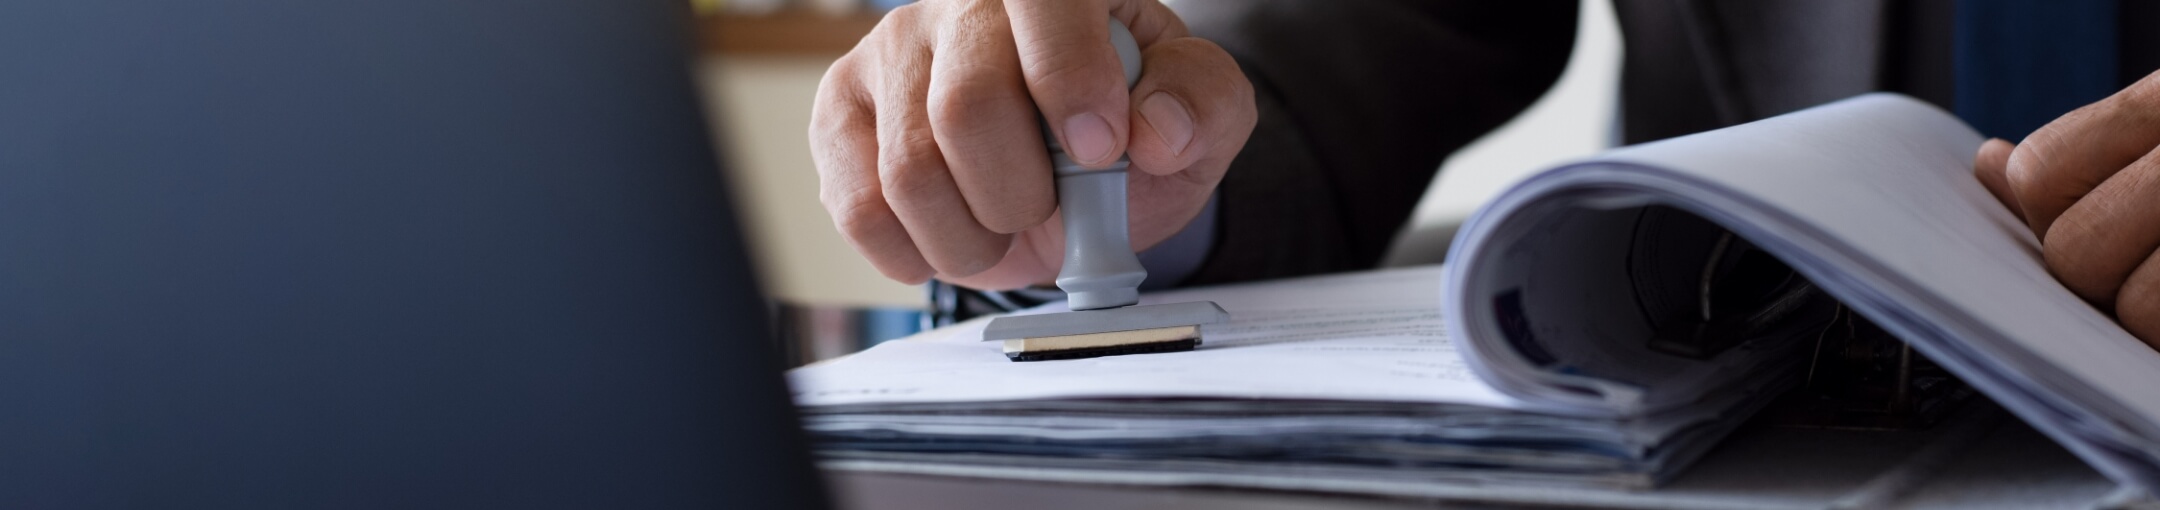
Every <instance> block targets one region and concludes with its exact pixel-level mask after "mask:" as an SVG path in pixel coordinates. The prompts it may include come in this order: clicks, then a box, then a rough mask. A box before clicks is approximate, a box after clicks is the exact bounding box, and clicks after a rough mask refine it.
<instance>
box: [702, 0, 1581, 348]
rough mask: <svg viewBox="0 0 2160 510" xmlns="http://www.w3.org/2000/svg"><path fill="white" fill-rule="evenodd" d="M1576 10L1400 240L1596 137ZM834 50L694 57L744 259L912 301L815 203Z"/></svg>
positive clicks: (809, 299)
mask: <svg viewBox="0 0 2160 510" xmlns="http://www.w3.org/2000/svg"><path fill="white" fill-rule="evenodd" d="M1583 14H1584V22H1583V23H1581V24H1580V25H1579V27H1578V35H1577V38H1576V42H1575V56H1574V58H1573V59H1572V60H1571V61H1570V62H1569V63H1568V68H1567V71H1566V72H1565V74H1563V75H1562V77H1561V80H1560V83H1559V85H1557V86H1555V87H1554V89H1553V90H1552V92H1550V93H1548V94H1546V96H1545V97H1544V98H1543V99H1540V100H1539V101H1538V102H1537V104H1535V105H1533V106H1532V107H1531V108H1530V110H1529V111H1528V112H1526V113H1525V114H1524V115H1523V116H1521V117H1519V118H1516V119H1515V120H1514V121H1512V122H1509V123H1508V124H1507V125H1506V126H1504V127H1502V128H1501V129H1499V130H1498V131H1495V132H1494V133H1492V134H1490V135H1488V136H1486V137H1485V138H1483V139H1480V140H1479V141H1477V142H1476V143H1474V144H1472V145H1471V146H1470V147H1468V148H1466V149H1464V150H1463V151H1462V152H1460V153H1457V154H1456V155H1454V156H1453V157H1451V158H1449V159H1448V161H1447V163H1446V164H1445V165H1443V166H1442V167H1441V168H1442V172H1441V174H1440V178H1439V179H1438V180H1437V181H1436V182H1435V183H1434V185H1433V187H1432V188H1431V189H1429V190H1427V192H1426V195H1425V200H1424V202H1422V203H1420V204H1419V206H1418V210H1417V213H1416V217H1415V219H1414V220H1413V224H1412V226H1411V228H1410V230H1411V231H1412V232H1411V233H1408V234H1406V235H1405V239H1408V240H1411V241H1410V242H1414V243H1432V242H1437V241H1436V238H1439V237H1440V236H1435V235H1427V236H1417V235H1414V234H1415V233H1417V232H1420V231H1423V232H1445V231H1446V229H1448V228H1450V227H1449V225H1451V224H1453V223H1455V222H1459V221H1460V220H1461V218H1462V217H1464V216H1466V215H1468V214H1469V213H1470V211H1471V210H1473V209H1475V208H1476V207H1477V205H1478V204H1480V203H1483V202H1484V201H1485V199H1487V198H1488V197H1491V196H1492V195H1493V194H1494V193H1497V192H1499V191H1500V190H1501V189H1503V188H1504V187H1505V186H1506V185H1508V184H1509V183H1512V182H1514V181H1515V180H1517V179H1520V178H1521V177H1523V176H1525V175H1527V174H1528V173H1530V172H1533V171H1536V170H1539V169H1542V168H1546V167H1549V166H1552V165H1554V164H1557V163H1560V162H1564V161H1566V160H1569V159H1573V158H1578V157H1582V156H1584V155H1588V154H1590V153H1592V152H1596V151H1597V150H1599V149H1601V148H1603V147H1605V146H1606V145H1607V141H1608V140H1609V138H1610V137H1609V133H1610V129H1611V124H1612V116H1611V112H1612V111H1613V108H1612V105H1613V96H1614V93H1615V84H1616V83H1617V77H1618V72H1619V61H1620V38H1619V31H1618V29H1617V27H1616V26H1615V24H1614V21H1613V18H1612V12H1611V7H1610V6H1609V5H1607V4H1606V3H1605V2H1603V1H1599V0H1585V1H1584V2H1583ZM835 57H838V55H830V56H814V57H802V56H709V57H706V58H705V59H704V60H703V61H701V62H699V63H698V66H699V75H700V77H701V79H703V80H704V82H705V87H706V89H707V92H708V94H707V95H708V97H707V101H706V103H707V105H708V109H709V110H710V111H711V113H712V115H713V119H714V121H715V123H714V128H715V129H714V131H715V133H716V135H717V136H718V137H719V138H720V140H719V143H720V145H721V147H723V150H724V151H725V153H726V154H727V155H728V156H729V160H728V168H729V170H730V178H731V180H732V182H733V183H734V191H735V194H736V195H738V197H739V202H738V203H739V204H740V207H741V208H743V209H744V210H743V211H742V213H743V215H744V217H745V219H746V222H747V223H748V225H747V226H748V231H749V235H750V238H751V245H752V249H753V251H754V254H753V255H754V256H755V257H756V259H757V261H758V265H759V271H760V273H761V276H762V278H763V279H764V283H765V286H766V288H767V290H768V291H769V292H771V293H772V294H773V296H774V297H776V298H778V299H780V300H782V301H786V302H792V303H803V304H820V305H846V306H865V305H883V306H920V305H921V304H922V300H923V297H922V291H921V290H920V289H918V288H916V287H912V286H907V285H901V284H899V283H896V282H893V281H891V280H886V279H885V278H884V277H883V276H880V275H879V274H878V273H877V271H876V270H874V269H872V268H871V267H870V265H869V264H868V263H866V262H864V261H863V260H862V258H861V257H860V256H858V255H856V253H855V251H854V249H853V248H852V247H850V246H848V244H847V242H846V241H845V240H843V239H841V238H840V235H839V234H838V232H836V231H834V230H833V226H832V221H831V218H829V217H828V216H827V215H826V214H825V210H824V208H823V207H822V206H820V205H819V204H818V200H817V185H818V181H817V172H816V169H815V167H814V166H813V165H812V164H811V161H810V147H809V141H808V137H807V135H806V132H807V130H808V129H809V125H810V102H811V99H812V98H813V97H814V96H815V94H816V92H817V84H818V79H819V78H820V77H821V76H823V75H824V72H825V68H826V67H828V66H830V65H831V63H832V59H833V58H835ZM1398 249H1400V247H1399V248H1398ZM1427 258H1429V257H1427ZM1397 260H1412V261H1423V259H1422V258H1411V259H1402V258H1397Z"/></svg>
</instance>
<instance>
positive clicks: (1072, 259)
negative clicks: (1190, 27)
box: [1043, 19, 1147, 310]
mask: <svg viewBox="0 0 2160 510" xmlns="http://www.w3.org/2000/svg"><path fill="white" fill-rule="evenodd" d="M1110 45H1111V46H1112V47H1115V48H1116V49H1117V55H1118V62H1119V63H1121V64H1123V65H1124V68H1125V87H1126V88H1128V89H1130V88H1132V86H1133V84H1135V83H1139V81H1140V44H1139V43H1138V42H1136V41H1134V40H1133V35H1132V31H1131V30H1129V29H1127V28H1125V24H1124V23H1121V22H1118V20H1116V19H1111V20H1110ZM1043 139H1044V141H1046V142H1048V143H1049V145H1050V166H1051V169H1052V170H1053V171H1055V172H1056V173H1057V196H1058V208H1059V210H1061V211H1063V214H1064V218H1065V219H1064V222H1065V267H1064V269H1062V270H1060V271H1058V276H1057V286H1058V288H1060V289H1064V290H1065V297H1066V304H1067V305H1068V306H1070V307H1071V308H1072V309H1073V310H1097V309H1103V308H1116V307H1120V306H1127V305H1132V304H1135V303H1139V302H1140V282H1141V281H1144V280H1147V269H1146V268H1143V267H1140V257H1138V256H1136V255H1134V254H1133V250H1132V238H1131V235H1130V233H1129V232H1127V223H1126V212H1127V209H1126V204H1125V168H1126V167H1127V166H1128V165H1130V164H1131V160H1130V159H1129V158H1127V157H1125V156H1124V155H1122V154H1121V155H1118V160H1117V162H1116V163H1113V164H1111V165H1110V166H1108V167H1106V168H1094V169H1090V168H1085V167H1082V166H1080V164H1078V163H1074V162H1073V160H1072V157H1070V156H1067V155H1066V154H1065V147H1064V146H1063V145H1061V144H1059V143H1058V140H1057V135H1055V134H1053V133H1052V132H1051V131H1050V126H1049V125H1048V123H1045V124H1044V126H1043Z"/></svg>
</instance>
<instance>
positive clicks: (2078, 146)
mask: <svg viewBox="0 0 2160 510" xmlns="http://www.w3.org/2000/svg"><path fill="white" fill-rule="evenodd" d="M2156 147H2160V73H2155V74H2153V75H2148V76H2146V77H2145V79H2143V80H2139V81H2138V82H2137V83H2136V84H2133V85H2131V86H2130V87H2129V88H2126V89H2123V90H2122V91H2121V92H2117V93H2115V95H2113V96H2109V97H2108V98H2107V99H2103V100H2101V101H2100V102H2097V103H2093V104H2090V105H2086V106H2085V107H2083V108H2079V109H2077V110H2076V111H2072V112H2070V113H2069V114H2068V115H2063V116H2062V117H2061V118H2058V119H2055V121H2054V122H2050V123H2048V125H2047V126H2044V127H2041V128H2040V130H2039V131H2034V132H2033V134H2032V135H2031V136H2028V137H2026V138H2025V142H2024V143H2022V144H2018V145H2015V146H2012V145H2011V144H2010V142H2006V141H2003V140H1999V139H1998V140H1988V142H1987V143H1986V144H1983V145H1981V146H1980V153H1979V156H1978V157H1977V158H1976V159H1975V160H1974V163H1973V171H1974V173H1976V174H1977V175H1979V177H1980V182H1981V183H1983V184H1985V185H1987V188H1988V191H1990V192H1993V193H1994V194H1995V198H1998V199H2001V200H2002V202H2003V203H2004V204H2006V205H2009V206H2010V210H2011V211H2012V212H2015V213H2017V214H2018V216H2019V217H2020V218H2023V219H2024V220H2025V223H2026V224H2027V225H2029V226H2031V227H2032V230H2033V233H2035V234H2037V235H2039V236H2040V244H2041V252H2042V253H2043V254H2044V256H2045V259H2046V261H2047V267H2048V270H2049V271H2050V272H2053V273H2054V274H2055V277H2056V279H2059V280H2062V283H2063V285H2064V286H2067V287H2069V288H2070V290H2071V291H2072V292H2075V293H2077V295H2078V296H2079V297H2083V298H2085V300H2086V301H2089V302H2092V303H2093V305H2094V306H2098V307H2100V309H2102V310H2106V311H2111V312H2113V313H2114V314H2115V317H2116V320H2117V321H2119V322H2121V323H2122V325H2123V328H2124V329H2128V330H2130V333H2131V334H2134V335H2137V336H2138V338H2141V339H2144V340H2145V342H2146V343H2147V344H2152V345H2154V346H2155V347H2160V254H2156V252H2155V250H2156V249H2160V151H2155V148H2156Z"/></svg>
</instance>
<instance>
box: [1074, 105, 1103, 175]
mask: <svg viewBox="0 0 2160 510" xmlns="http://www.w3.org/2000/svg"><path fill="white" fill-rule="evenodd" d="M1111 136H1112V135H1111V133H1110V121H1107V120H1103V117H1102V116H1101V115H1096V114H1093V113H1082V114H1079V115H1074V116H1072V118H1069V119H1065V155H1068V156H1072V158H1073V160H1074V161H1078V162H1080V163H1082V164H1096V163H1102V162H1103V160H1104V159H1109V157H1110V148H1111V146H1112V144H1111V142H1110V137H1111Z"/></svg>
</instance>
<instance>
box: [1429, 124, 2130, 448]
mask: <svg viewBox="0 0 2160 510" xmlns="http://www.w3.org/2000/svg"><path fill="white" fill-rule="evenodd" d="M1981 141H1982V139H1981V137H1980V136H1979V135H1978V134H1977V133H1975V132H1974V131H1973V130H1972V129H1970V128H1968V127H1966V126H1965V125H1964V124H1962V123H1960V122H1959V121H1958V120H1957V119H1956V118H1954V117H1952V116H1951V115H1949V114H1947V113H1945V112H1943V111H1941V110H1938V109H1935V108H1933V107H1931V106H1928V105H1926V104H1924V103H1921V102H1919V101H1917V100H1913V99H1911V98H1906V97H1903V96H1897V95H1890V94H1875V95H1868V96H1861V97H1857V98H1853V99H1848V100H1845V101H1841V102H1838V103H1833V104H1830V105H1825V106H1821V107H1817V108H1814V109H1810V110H1807V111H1802V112H1798V113H1794V114H1789V115H1784V116H1780V117H1776V118H1772V119H1767V120H1763V121H1759V122H1755V123H1751V124H1747V125H1742V126H1737V127H1733V128H1728V129H1722V130H1717V131H1712V132H1707V133H1702V134H1697V135H1691V136H1686V137H1681V138H1676V139H1672V140H1667V141H1662V142H1657V143H1651V144H1645V145H1640V146H1635V147H1629V148H1624V149H1620V150H1616V151H1613V152H1610V153H1607V154H1604V155H1601V156H1599V157H1596V158H1593V159H1590V160H1587V161H1583V162H1580V163H1575V164H1571V165H1567V166H1563V167H1560V168H1555V169H1552V170H1549V171H1546V172H1544V173H1541V174H1539V175H1536V176H1534V177H1532V178H1530V179H1527V180H1525V181H1524V182H1522V183H1520V184H1518V185H1516V186H1515V187H1513V188H1511V189H1509V190H1508V191H1506V192H1504V193H1503V194H1502V195H1501V196H1500V197H1499V198H1497V199H1496V200H1495V201H1493V202H1492V203H1489V204H1488V205H1486V206H1485V207H1484V208H1482V209H1480V210H1479V211H1478V212H1477V213H1476V214H1474V215H1473V216H1472V217H1471V218H1470V219H1469V221H1468V222H1467V223H1465V224H1464V226H1463V228H1462V229H1461V231H1460V232H1459V234H1458V236H1457V238H1456V241H1455V244H1454V246H1455V248H1454V250H1455V251H1454V253H1452V254H1451V255H1450V259H1449V262H1448V264H1447V274H1446V283H1445V286H1446V291H1445V292H1444V294H1443V301H1444V304H1443V307H1444V309H1445V310H1446V312H1445V314H1446V315H1447V316H1448V317H1449V318H1450V319H1451V320H1450V321H1449V322H1448V327H1449V333H1450V334H1449V336H1450V337H1453V338H1457V339H1460V340H1461V348H1462V349H1464V350H1465V351H1466V356H1464V357H1465V359H1467V360H1468V361H1469V363H1470V365H1471V369H1472V370H1473V371H1475V372H1476V373H1478V374H1479V375H1480V376H1482V377H1483V378H1484V379H1485V380H1486V381H1487V382H1488V383H1490V384H1492V385H1493V387H1494V389H1496V390H1498V391H1500V392H1502V393H1505V394H1508V395H1511V396H1514V397H1516V398H1517V399H1519V400H1521V401H1523V402H1528V403H1531V404H1533V405H1535V406H1537V407H1540V408H1544V409H1549V410H1552V411H1553V412H1563V413H1589V414H1613V415H1629V414H1636V413H1642V412H1651V411H1655V410H1657V409H1661V408H1667V407H1670V406H1675V405H1681V404H1682V403H1685V402H1688V401H1691V400H1694V399H1697V398H1699V397H1700V396H1701V395H1703V394H1706V393H1708V392H1712V391H1714V390H1715V387H1716V386H1717V385H1718V384H1720V383H1721V382H1722V381H1727V380H1732V379H1733V378H1734V377H1736V376H1735V375H1733V372H1735V371H1736V370H1742V371H1744V370H1747V369H1748V367H1754V366H1761V365H1759V364H1757V361H1758V360H1757V359H1755V357H1758V356H1761V353H1764V352H1782V351H1784V350H1788V349H1789V348H1790V345H1791V344H1792V342H1791V341H1790V340H1791V339H1790V337H1791V336H1793V335H1792V333H1794V331H1792V330H1790V329H1783V330H1780V329H1778V328H1767V329H1765V331H1772V332H1773V333H1775V332H1779V331H1781V332H1782V333H1777V334H1769V333H1765V334H1763V335H1760V336H1761V338H1759V339H1756V340H1754V341H1750V342H1743V343H1741V344H1739V345H1736V346H1733V347H1730V348H1725V349H1723V350H1721V351H1714V352H1715V354H1712V355H1705V356H1701V357H1699V358H1697V359H1688V358H1686V357H1681V356H1665V357H1664V358H1662V359H1659V358H1657V357H1655V356H1647V357H1646V356H1645V355H1643V354H1642V353H1644V352H1649V351H1650V350H1649V349H1645V346H1647V345H1653V344H1655V342H1657V338H1656V337H1657V335H1659V334H1662V333H1660V331H1659V330H1658V325H1657V321H1658V320H1659V319H1658V316H1659V313H1664V314H1667V315H1671V314H1680V315H1690V314H1696V315H1701V316H1702V318H1703V320H1704V321H1709V320H1710V318H1711V316H1712V315H1715V314H1714V313H1713V311H1712V310H1711V308H1713V307H1714V306H1713V304H1712V303H1711V301H1712V299H1711V294H1712V293H1713V292H1712V290H1713V288H1715V287H1717V285H1716V284H1715V282H1712V281H1711V280H1712V279H1711V278H1710V277H1709V276H1708V275H1710V274H1711V273H1712V272H1713V271H1712V269H1714V268H1713V267H1712V266H1714V265H1715V264H1718V263H1730V262H1729V261H1719V260H1717V259H1716V257H1714V256H1713V257H1711V259H1710V260H1709V262H1708V264H1706V265H1701V266H1700V267H1702V268H1703V269H1702V270H1701V272H1700V274H1694V273H1689V272H1688V271H1685V270H1684V267H1683V268H1682V269H1680V270H1676V269H1674V268H1671V267H1664V266H1660V265H1658V264H1656V263H1648V262H1644V261H1645V260H1651V261H1655V260H1665V258H1664V257H1657V256H1652V255H1655V253H1653V252H1650V251H1646V250H1647V249H1646V248H1643V247H1642V246H1639V245H1641V244H1643V243H1642V241H1643V240H1645V239H1660V237H1659V236H1666V235H1667V234H1668V233H1670V232H1675V231H1684V230H1685V229H1686V227H1685V225H1684V222H1682V221H1680V220H1669V221H1668V220H1657V221H1653V220H1656V219H1657V218H1665V217H1668V216H1670V215H1668V214H1666V212H1668V211H1679V212H1684V213H1690V214H1686V215H1680V216H1692V217H1696V218H1699V219H1701V220H1707V221H1708V222H1709V223H1714V224H1715V225H1716V226H1718V227H1722V228H1723V229H1727V230H1728V231H1730V232H1732V233H1734V234H1736V235H1737V239H1720V238H1716V237H1707V238H1702V237H1698V238H1695V239H1696V242H1700V243H1706V244H1708V245H1709V246H1711V247H1713V248H1715V249H1718V250H1722V249H1724V248H1725V247H1726V246H1728V245H1731V244H1733V243H1748V244H1750V245H1752V246H1753V247H1759V249H1760V250H1761V251H1762V252H1765V253H1768V254H1770V255H1773V256H1775V258H1776V259H1777V260H1779V261H1782V263H1783V264H1786V265H1789V267H1790V268H1791V270H1793V271H1797V273H1798V274H1801V275H1804V276H1805V278H1806V280H1808V281H1809V282H1810V284H1812V285H1814V286H1819V288H1820V289H1821V291H1823V292H1824V293H1827V294H1828V295H1829V296H1832V297H1835V298H1836V300H1837V301H1839V302H1842V303H1843V304H1844V305H1845V306H1848V307H1850V308H1851V309H1852V310H1854V311H1855V312H1857V313H1859V314H1860V315H1862V316H1865V317H1867V318H1868V319H1871V320H1873V321H1874V322H1875V323H1877V324H1879V325H1881V326H1882V327H1883V328H1885V329H1886V330H1887V331H1889V332H1891V333H1893V334H1895V335H1897V336H1898V337H1899V338H1902V339H1904V340H1906V341H1907V342H1909V343H1911V344H1912V345H1913V346H1914V348H1915V349H1917V350H1918V351H1920V352H1922V353H1923V354H1926V355H1927V356H1929V357H1930V358H1932V359H1934V360H1935V361H1936V362H1938V363H1940V364H1942V365H1943V366H1945V367H1946V368H1948V369H1950V370H1951V371H1953V372H1955V373H1956V374H1958V375H1959V376H1961V377H1963V378H1964V379H1965V380H1966V381H1967V382H1969V383H1971V384H1972V385H1974V386H1975V387H1977V388H1979V389H1980V390H1982V391H1984V392H1986V393H1987V394H1989V395H1990V396H1992V397H1993V398H1994V399H1995V400H1996V401H1997V402H1999V403H2001V404H2002V405H2004V406H2005V407H2007V408H2009V409H2010V410H2012V411H2013V412H2015V413H2016V414H2017V415H2019V416H2020V417H2022V418H2024V419H2025V420H2026V421H2028V422H2030V423H2031V424H2033V425H2034V426H2035V427H2036V428H2038V429H2040V430H2042V431H2044V432H2046V433H2047V434H2049V435H2050V436H2052V437H2053V438H2055V439H2056V440H2057V441H2060V442H2061V443H2062V444H2063V445H2065V446H2066V447H2067V448H2069V449H2070V450H2071V451H2073V452H2075V453H2077V454H2078V455H2080V456H2081V457H2083V458H2084V459H2085V460H2087V461H2088V462H2091V463H2092V464H2093V465H2094V466H2095V467H2096V468H2098V469H2100V470H2101V471H2103V472H2104V473H2106V474H2108V475H2109V476H2110V477H2112V478H2115V479H2116V480H2118V481H2122V482H2125V483H2133V484H2137V485H2141V486H2143V487H2145V488H2147V489H2152V488H2156V487H2160V483H2156V482H2160V354H2156V353H2155V352H2154V351H2153V350H2152V349H2151V348H2149V347H2147V346H2146V345H2144V344H2143V343H2140V342H2139V341H2138V340H2137V339H2135V338H2133V337H2132V336H2130V335H2129V334H2128V333H2126V332H2125V331H2123V330H2122V329H2121V328H2120V327H2118V326H2117V325H2116V324H2115V323H2114V322H2113V321H2112V320H2110V319H2109V318H2108V317H2107V316H2106V315H2104V314H2102V313H2101V312H2099V311H2097V310H2095V309H2093V308H2092V307H2091V306H2089V305H2087V304H2086V303H2084V302H2083V301H2080V300H2079V299H2078V298H2077V297H2076V296H2074V295H2072V294H2071V293H2070V292H2069V291H2068V290H2067V289H2065V288H2064V287H2063V286H2062V285H2060V284H2059V283H2057V282H2056V281H2055V279H2054V278H2052V277H2051V276H2050V275H2049V274H2048V272H2047V270H2046V269H2045V267H2044V266H2043V265H2042V263H2041V260H2040V258H2039V245H2038V243H2037V242H2036V241H2035V239H2034V238H2033V236H2032V235H2031V233H2030V232H2029V231H2027V229H2026V228H2025V227H2024V226H2023V225H2022V224H2021V223H2019V222H2018V221H2017V220H2016V218H2014V217H2013V216H2011V214H2010V213H2009V211H2008V210H2006V209H2004V208H2003V207H2002V206H2001V205H1999V204H1997V203H1996V202H1995V199H1994V198H1993V197H1992V196H1990V195H1989V194H1988V193H1987V191H1986V190H1985V189H1983V188H1982V187H1981V185H1980V184H1979V183H1978V181H1977V180H1975V179H1974V178H1973V177H1972V173H1971V164H1972V157H1973V154H1974V152H1975V150H1976V149H1977V148H1978V147H1979V145H1980V142H1981ZM1646 218H1647V219H1646ZM1646 223H1659V224H1662V225H1666V226H1662V227H1654V228H1646V227H1645V226H1644V225H1645V224H1646ZM1719 243H1723V244H1719ZM1651 244H1657V243H1651ZM1667 244H1668V245H1669V243H1667ZM1711 252H1712V253H1717V251H1716V250H1712V251H1711ZM1682 266H1685V264H1683V265H1682ZM1643 275H1661V276H1657V277H1656V278H1662V279H1664V280H1671V281H1674V282H1678V283H1677V284H1676V285H1666V286H1665V289H1664V290H1659V289H1655V288H1653V289H1651V290H1648V291H1645V290H1643V289H1645V288H1649V287H1655V286H1646V285H1645V284H1644V283H1643V281H1642V280H1643V279H1645V278H1650V277H1646V276H1643ZM1698 283H1699V285H1697V284H1698ZM1696 297H1700V300H1701V304H1700V306H1694V305H1695V304H1696V303H1695V302H1694V301H1691V299H1694V298H1696ZM1625 304H1632V305H1635V306H1625ZM1809 306H1811V305H1810V304H1808V303H1805V302H1797V301H1796V302H1794V303H1791V304H1790V306H1785V308H1783V309H1779V312H1778V313H1780V314H1783V315H1781V316H1791V317H1804V316H1806V314H1808V313H1811V312H1810V311H1809V309H1808V307H1809ZM1773 308H1774V307H1773ZM1657 310H1666V311H1664V312H1658V311H1657ZM1797 322H1798V323H1801V324H1805V323H1806V321H1797ZM1801 331H1802V332H1804V330H1801ZM1682 347H1689V346H1682ZM1695 347H1700V346H1695ZM1713 347H1715V346H1713ZM1703 352H1713V351H1707V350H1706V351H1703ZM1612 356H1620V357H1621V358H1613V357H1612ZM1614 359H1621V360H1624V361H1623V362H1617V363H1616V362H1614V361H1613V360H1614ZM1646 368H1648V369H1646Z"/></svg>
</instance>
